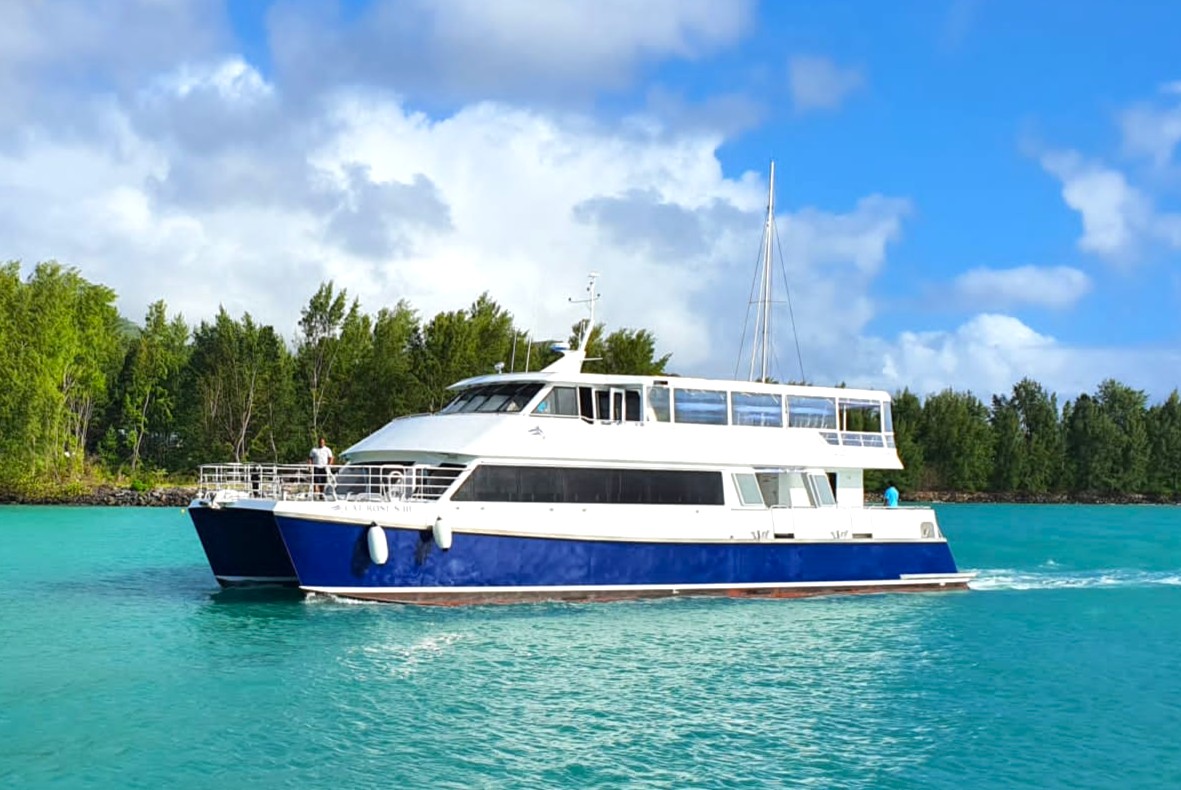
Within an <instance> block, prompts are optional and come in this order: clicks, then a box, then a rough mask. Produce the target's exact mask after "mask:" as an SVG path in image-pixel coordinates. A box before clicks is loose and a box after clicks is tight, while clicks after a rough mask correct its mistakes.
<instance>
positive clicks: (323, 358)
mask: <svg viewBox="0 0 1181 790" xmlns="http://www.w3.org/2000/svg"><path fill="white" fill-rule="evenodd" d="M346 310H347V314H348V316H349V317H350V318H353V319H354V320H355V319H356V314H357V312H358V310H359V307H358V304H357V302H356V301H354V302H353V304H352V307H351V308H348V293H347V292H346V291H344V290H342V291H341V292H340V293H336V292H335V289H334V286H333V284H332V282H331V281H329V282H326V283H321V284H320V287H319V288H318V289H317V290H316V293H314V294H312V298H311V299H310V300H309V301H308V304H307V306H306V307H304V308H303V310H302V311H301V313H300V320H299V328H300V337H299V340H298V342H297V343H296V350H295V356H296V370H297V371H298V373H297V375H298V379H299V386H300V390H301V393H302V397H303V401H304V404H305V406H306V409H307V414H308V421H309V432H310V436H309V437H308V438H309V439H311V440H312V441H315V439H316V438H317V437H319V436H322V435H323V434H324V433H325V431H324V426H323V425H322V422H323V412H324V410H325V407H326V404H330V403H331V398H332V395H333V393H334V391H335V390H336V389H337V387H338V385H339V381H340V376H339V375H338V371H337V370H336V362H337V356H338V354H339V352H340V337H339V335H340V330H341V325H342V324H343V323H344V321H345V316H346Z"/></svg>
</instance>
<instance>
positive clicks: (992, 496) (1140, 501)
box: [0, 486, 1181, 507]
mask: <svg viewBox="0 0 1181 790" xmlns="http://www.w3.org/2000/svg"><path fill="white" fill-rule="evenodd" d="M196 496H197V487H196V486H165V487H161V488H154V489H151V490H149V491H133V490H132V489H130V488H117V487H115V486H99V487H98V488H95V489H94V490H92V491H87V492H84V493H69V494H67V493H48V494H42V495H39V496H36V495H35V496H24V495H19V494H13V493H9V492H3V493H0V505H74V506H79V507H87V506H89V507H94V506H99V507H188V505H189V503H190V502H192V501H193V499H194V498H195V497H196ZM902 501H903V503H904V504H924V505H927V504H931V505H950V504H981V505H983V504H990V505H1181V495H1173V496H1170V495H1156V494H1099V493H1079V494H1027V493H1020V492H1011V493H999V494H997V493H989V492H983V491H976V492H964V491H911V492H904V493H903V495H902ZM866 503H867V504H875V503H876V498H875V496H874V495H873V494H872V493H870V492H867V496H866Z"/></svg>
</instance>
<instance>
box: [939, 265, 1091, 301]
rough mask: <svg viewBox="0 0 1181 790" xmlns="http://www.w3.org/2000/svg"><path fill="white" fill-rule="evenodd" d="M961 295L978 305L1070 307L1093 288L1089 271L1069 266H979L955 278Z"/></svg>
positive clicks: (957, 289)
mask: <svg viewBox="0 0 1181 790" xmlns="http://www.w3.org/2000/svg"><path fill="white" fill-rule="evenodd" d="M955 290H956V293H957V294H958V295H959V296H960V298H961V299H963V300H965V301H967V302H969V303H971V304H973V305H974V306H975V307H976V308H977V309H980V308H988V309H1004V308H1006V307H1012V306H1015V305H1023V304H1027V305H1035V306H1039V307H1051V308H1056V309H1062V308H1066V307H1070V306H1071V305H1073V304H1074V303H1075V302H1077V301H1078V300H1079V299H1080V298H1082V297H1083V295H1085V294H1086V293H1087V292H1088V291H1090V290H1091V280H1090V278H1089V277H1087V275H1086V274H1085V273H1084V272H1082V271H1079V270H1078V269H1073V268H1071V267H1069V266H1053V267H1044V266H1018V267H1017V268H1014V269H989V268H983V267H982V268H977V269H971V270H969V271H966V272H964V273H963V274H961V275H960V276H959V277H957V278H956V279H955Z"/></svg>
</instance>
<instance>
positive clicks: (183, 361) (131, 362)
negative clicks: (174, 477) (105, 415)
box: [112, 301, 189, 475]
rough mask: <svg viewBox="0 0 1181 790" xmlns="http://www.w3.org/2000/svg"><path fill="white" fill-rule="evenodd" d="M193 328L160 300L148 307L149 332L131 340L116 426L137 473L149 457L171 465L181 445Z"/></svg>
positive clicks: (147, 325)
mask: <svg viewBox="0 0 1181 790" xmlns="http://www.w3.org/2000/svg"><path fill="white" fill-rule="evenodd" d="M188 336H189V329H188V327H187V326H186V325H185V322H184V319H183V318H182V317H181V316H179V315H178V316H177V317H176V318H174V319H173V320H172V321H169V320H168V312H167V307H166V306H165V304H164V302H163V301H157V302H154V303H153V304H151V305H150V306H149V307H148V311H147V314H146V315H145V316H144V326H143V330H142V331H141V332H140V333H139V335H138V336H137V337H136V338H135V339H134V340H132V341H131V345H130V347H129V348H128V350H127V354H126V357H125V358H124V363H123V371H122V373H121V374H120V377H119V400H118V406H119V409H118V415H117V418H116V424H117V425H118V428H117V429H116V428H112V429H113V430H116V431H117V432H118V433H120V434H121V435H122V437H123V444H124V446H125V447H126V449H127V455H126V458H127V460H128V462H129V463H130V466H131V473H132V475H134V474H135V473H136V470H137V468H138V467H139V464H140V462H141V460H142V457H143V456H144V455H145V454H147V455H149V456H151V457H152V459H153V460H154V461H155V462H156V464H162V463H164V462H165V459H166V456H167V454H168V452H169V450H170V449H171V448H173V447H175V444H176V428H177V426H176V425H175V420H174V417H175V408H176V404H177V400H178V396H179V393H180V390H181V383H180V382H181V374H182V371H183V368H184V366H185V365H187V364H188V355H189V348H188Z"/></svg>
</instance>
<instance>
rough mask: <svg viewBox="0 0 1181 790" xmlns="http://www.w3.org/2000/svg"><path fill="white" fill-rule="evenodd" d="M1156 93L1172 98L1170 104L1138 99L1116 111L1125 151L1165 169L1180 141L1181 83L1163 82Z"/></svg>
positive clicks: (1169, 163) (1171, 160)
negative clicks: (1118, 112)
mask: <svg viewBox="0 0 1181 790" xmlns="http://www.w3.org/2000/svg"><path fill="white" fill-rule="evenodd" d="M1160 92H1161V94H1162V95H1164V96H1167V97H1169V98H1170V99H1171V100H1172V102H1171V106H1161V104H1160V103H1158V102H1139V103H1137V104H1134V105H1133V106H1131V107H1129V108H1127V109H1126V110H1124V111H1123V112H1122V113H1120V117H1119V123H1120V130H1121V132H1122V133H1123V149H1124V153H1125V154H1127V155H1129V156H1133V157H1143V158H1145V159H1147V160H1148V161H1149V162H1150V163H1151V164H1152V165H1153V166H1154V167H1156V168H1165V167H1167V166H1169V165H1171V164H1172V162H1173V152H1174V150H1175V149H1176V148H1177V144H1178V143H1179V142H1181V82H1173V83H1169V84H1167V85H1164V86H1162V88H1161V91H1160Z"/></svg>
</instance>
